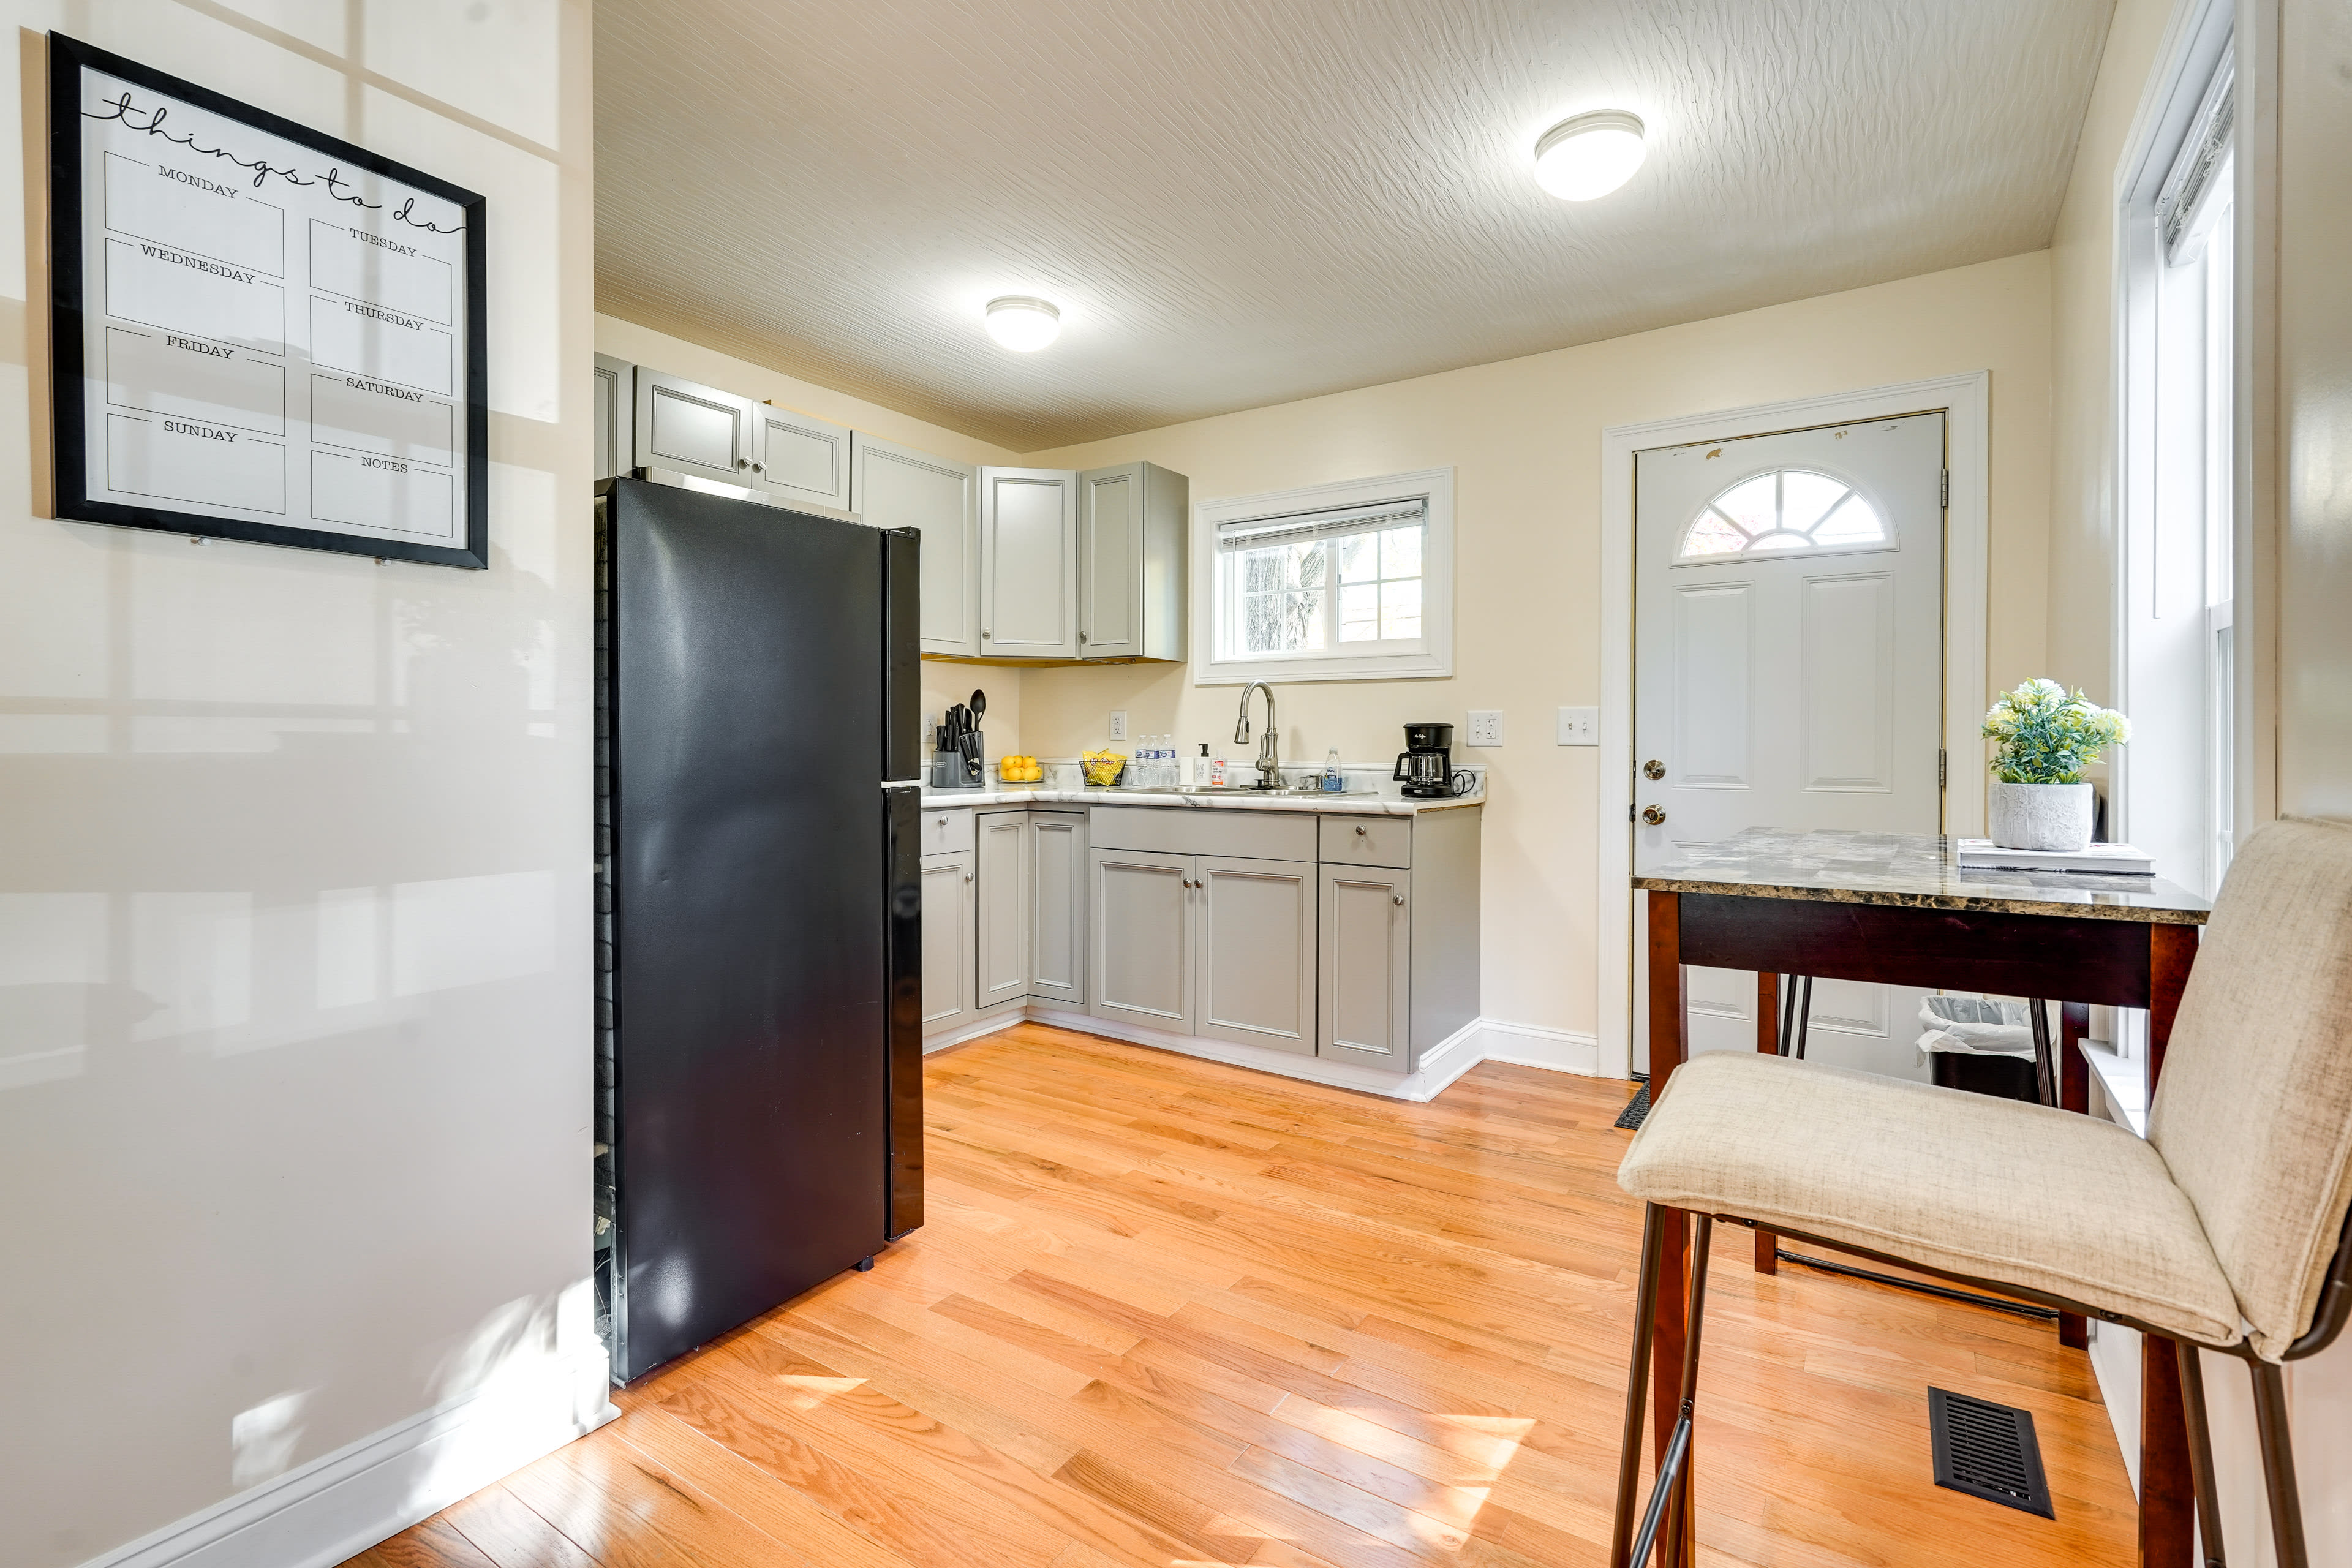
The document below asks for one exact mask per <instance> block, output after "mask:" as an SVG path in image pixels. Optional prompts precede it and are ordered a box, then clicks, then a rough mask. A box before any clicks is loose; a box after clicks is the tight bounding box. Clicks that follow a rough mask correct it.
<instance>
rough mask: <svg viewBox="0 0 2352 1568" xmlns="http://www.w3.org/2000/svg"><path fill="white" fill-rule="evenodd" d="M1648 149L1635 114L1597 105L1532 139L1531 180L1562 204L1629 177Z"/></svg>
mask: <svg viewBox="0 0 2352 1568" xmlns="http://www.w3.org/2000/svg"><path fill="white" fill-rule="evenodd" d="M1647 151H1648V149H1647V148H1646V147H1645V146H1644V145H1643V141H1642V121H1641V117H1640V116H1639V115H1634V114H1628V113H1626V112H1625V111H1624V110H1622V109H1597V110H1593V111H1592V112H1591V113H1590V114H1579V115H1574V116H1571V117H1570V118H1569V119H1567V120H1563V121H1560V122H1559V124H1557V125H1555V126H1553V127H1552V128H1551V129H1550V130H1549V131H1547V132H1544V133H1543V135H1542V136H1540V137H1538V139H1537V141H1536V184H1539V185H1541V186H1542V187H1543V188H1544V189H1545V190H1547V191H1549V192H1550V193H1551V194H1552V195H1556V196H1558V197H1559V199H1560V200H1562V201H1564V202H1589V201H1591V200H1592V199H1593V198H1594V197H1596V196H1605V195H1608V194H1609V193H1610V192H1612V191H1613V190H1615V189H1616V188H1617V187H1618V186H1620V185H1622V184H1624V183H1625V182H1626V181H1628V180H1630V179H1632V178H1633V171H1634V170H1636V169H1638V168H1640V167H1641V166H1642V159H1643V155H1644V153H1646V152H1647Z"/></svg>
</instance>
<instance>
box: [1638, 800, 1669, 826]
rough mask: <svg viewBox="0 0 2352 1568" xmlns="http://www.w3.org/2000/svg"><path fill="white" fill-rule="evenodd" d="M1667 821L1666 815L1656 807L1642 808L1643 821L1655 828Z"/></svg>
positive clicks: (1646, 806) (1647, 806)
mask: <svg viewBox="0 0 2352 1568" xmlns="http://www.w3.org/2000/svg"><path fill="white" fill-rule="evenodd" d="M1665 819H1666V814H1665V813H1664V812H1663V811H1660V810H1659V809H1658V808H1657V807H1656V806H1654V805H1645V806H1643V808H1642V820H1643V821H1644V822H1646V823H1648V824H1649V825H1650V826H1653V827H1655V826H1658V824H1660V823H1661V822H1664V820H1665Z"/></svg>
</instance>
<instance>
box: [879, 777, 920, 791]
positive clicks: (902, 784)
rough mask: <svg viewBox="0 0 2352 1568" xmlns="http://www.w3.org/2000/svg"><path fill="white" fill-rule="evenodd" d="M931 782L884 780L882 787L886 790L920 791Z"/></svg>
mask: <svg viewBox="0 0 2352 1568" xmlns="http://www.w3.org/2000/svg"><path fill="white" fill-rule="evenodd" d="M929 782H930V781H929V779H884V780H883V781H882V787H883V788H884V789H920V788H922V787H923V786H924V785H925V784H929Z"/></svg>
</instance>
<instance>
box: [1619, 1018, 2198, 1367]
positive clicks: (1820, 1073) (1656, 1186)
mask: <svg viewBox="0 0 2352 1568" xmlns="http://www.w3.org/2000/svg"><path fill="white" fill-rule="evenodd" d="M1617 1181H1618V1184H1619V1185H1621V1186H1622V1187H1623V1188H1624V1189H1625V1190H1626V1191H1627V1192H1629V1193H1631V1194H1633V1195H1634V1196H1635V1197H1637V1198H1643V1199H1646V1200H1647V1201H1649V1202H1651V1203H1658V1204H1670V1205H1673V1206H1675V1207H1676V1208H1685V1209H1700V1210H1705V1211H1707V1212H1709V1213H1713V1214H1729V1215H1740V1216H1742V1217H1743V1218H1748V1219H1753V1220H1756V1221H1758V1222H1759V1223H1761V1224H1763V1225H1766V1226H1772V1227H1775V1228H1779V1229H1785V1230H1799V1231H1803V1232H1806V1233H1807V1234H1809V1235H1812V1236H1817V1237H1823V1238H1825V1239H1827V1240H1831V1241H1843V1242H1847V1243H1850V1244H1852V1245H1853V1246H1855V1247H1864V1248H1867V1249H1868V1250H1870V1251H1873V1252H1878V1253H1884V1254H1885V1255H1886V1256H1888V1257H1890V1258H1902V1259H1905V1260H1906V1261H1909V1262H1914V1263H1918V1264H1922V1265H1924V1266H1926V1267H1927V1268H1941V1269H1948V1270H1949V1271H1950V1272H1952V1273H1955V1274H1964V1275H1968V1276H1969V1277H1970V1278H1973V1279H1983V1280H1988V1281H1994V1282H1999V1283H2003V1284H2010V1285H2015V1286H2021V1287H2024V1288H2026V1289H2034V1290H2041V1291H2044V1292H2046V1293H2048V1294H2050V1295H2053V1296H2060V1297H2063V1298H2065V1299H2066V1300H2071V1301H2077V1302H2080V1303H2082V1304H2083V1305H2084V1306H2086V1307H2092V1308H2103V1309H2105V1310H2109V1311H2114V1312H2121V1313H2124V1314H2126V1315H2127V1316H2130V1317H2133V1318H2136V1319H2138V1320H2140V1321H2143V1322H2147V1323H2150V1324H2153V1325H2154V1326H2156V1327H2157V1328H2159V1329H2163V1330H2166V1331H2169V1332H2173V1333H2177V1334H2180V1335H2185V1336H2186V1337H2188V1338H2190V1339H2194V1340H2198V1341H2200V1342H2203V1343H2206V1344H2209V1345H2226V1344H2233V1343H2235V1342H2237V1340H2238V1337H2239V1320H2238V1307H2237V1302H2236V1300H2234V1299H2233V1298H2232V1297H2231V1293H2230V1282H2229V1280H2228V1279H2225V1278H2223V1276H2222V1273H2221V1265H2220V1264H2219V1263H2217V1262H2216V1261H2215V1260H2214V1258H2213V1251H2212V1248H2210V1247H2208V1246H2207V1245H2206V1244H2205V1233H2204V1232H2203V1231H2202V1230H2200V1229H2199V1228H2198V1225H2197V1215H2196V1213H2195V1211H2194V1210H2192V1209H2191V1208H2190V1207H2189V1200H2188V1198H2186V1197H2185V1196H2183V1195H2182V1194H2181V1192H2180V1190H2179V1188H2177V1187H2175V1186H2174V1185H2173V1184H2172V1178H2171V1177H2170V1176H2169V1175H2168V1173H2166V1171H2165V1168H2164V1162H2163V1160H2161V1159H2160V1158H2158V1155H2157V1152H2156V1151H2155V1150H2154V1149H2151V1148H2150V1147H2148V1145H2147V1144H2146V1143H2144V1142H2141V1141H2140V1140H2139V1139H2137V1138H2136V1137H2134V1136H2133V1135H2132V1134H2131V1132H2129V1131H2126V1129H2124V1128H2121V1127H2117V1126H2116V1125H2115V1124H2114V1123H2112V1122H2108V1121H2098V1120H2096V1119H2095V1118H2092V1117H2088V1116H2078V1115H2075V1114H2074V1113H2072V1112H2069V1111H2063V1110H2053V1109H2051V1108H2049V1107H2047V1106H2040V1105H2027V1104H2024V1103H2022V1102H2021V1101H2018V1100H1995V1099H1992V1098H1990V1097H1988V1096H1985V1095H1979V1094H1963V1093H1961V1092H1960V1091H1959V1090H1958V1089H1936V1088H1933V1087H1931V1086H1929V1085H1927V1084H1921V1083H1908V1082H1905V1081H1903V1080H1901V1079H1890V1078H1880V1077H1878V1076H1876V1075H1874V1074H1871V1073H1859V1072H1848V1071H1845V1070H1843V1069H1842V1068H1829V1067H1822V1066H1820V1065H1818V1064H1816V1063H1812V1062H1801V1061H1792V1060H1790V1059H1788V1058H1782V1057H1766V1056H1754V1055H1749V1054H1748V1053H1745V1052H1719V1053H1713V1054H1710V1055H1706V1056H1702V1057H1699V1058H1696V1059H1695V1060H1693V1061H1691V1062H1689V1063H1687V1064H1685V1066H1683V1067H1681V1068H1676V1069H1675V1074H1674V1077H1673V1078H1672V1079H1668V1080H1667V1084H1666V1090H1665V1092H1664V1094H1663V1095H1661V1096H1660V1097H1659V1100H1658V1103H1657V1104H1656V1105H1655V1106H1654V1107H1653V1108H1652V1109H1651V1111H1650V1114H1649V1118H1648V1120H1647V1121H1644V1122H1643V1125H1642V1130H1641V1131H1640V1132H1638V1133H1636V1134H1635V1135H1634V1138H1633V1148H1632V1149H1631V1150H1629V1151H1628V1152H1626V1155H1625V1160H1624V1163H1622V1164H1621V1165H1620V1166H1618V1168H1617Z"/></svg>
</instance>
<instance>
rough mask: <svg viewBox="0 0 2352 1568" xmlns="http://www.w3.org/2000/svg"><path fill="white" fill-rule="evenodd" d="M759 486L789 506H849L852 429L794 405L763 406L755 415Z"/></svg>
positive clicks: (754, 463) (754, 481)
mask: <svg viewBox="0 0 2352 1568" xmlns="http://www.w3.org/2000/svg"><path fill="white" fill-rule="evenodd" d="M751 433H752V437H753V439H752V444H751V479H750V481H749V482H750V484H751V488H752V489H755V490H760V491H762V492H763V493H765V494H767V495H769V496H771V497H772V498H773V499H775V500H778V501H780V502H782V503H783V504H784V505H786V506H821V507H825V508H828V509H830V510H834V511H847V510H849V496H850V489H849V431H848V430H847V429H846V428H845V427H844V426H839V425H830V424H827V423H826V422H825V421H824V420H822V419H814V418H811V417H810V416H808V415H805V414H795V413H793V411H792V410H791V409H789V408H776V407H772V406H771V405H768V404H765V403H762V404H760V405H758V406H757V407H756V408H754V409H753V411H752V416H751Z"/></svg>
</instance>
